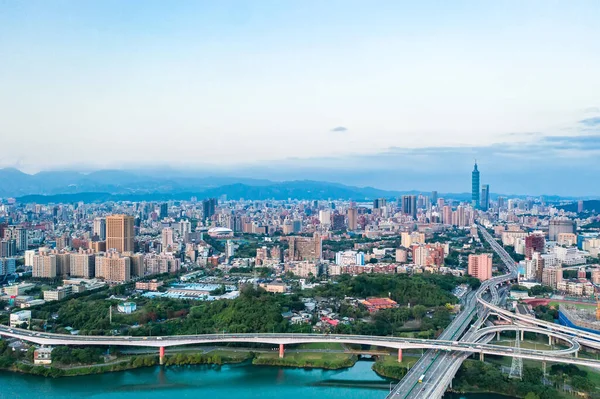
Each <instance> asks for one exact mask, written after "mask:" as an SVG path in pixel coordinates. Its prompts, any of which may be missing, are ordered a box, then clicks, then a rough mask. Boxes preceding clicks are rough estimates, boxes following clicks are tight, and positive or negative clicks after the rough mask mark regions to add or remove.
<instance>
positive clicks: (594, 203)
mask: <svg viewBox="0 0 600 399" xmlns="http://www.w3.org/2000/svg"><path fill="white" fill-rule="evenodd" d="M557 208H559V209H564V210H565V211H567V212H577V208H578V204H577V202H572V203H570V204H564V205H560V206H558V207H557ZM583 210H584V211H590V212H591V211H596V212H600V200H587V201H583Z"/></svg>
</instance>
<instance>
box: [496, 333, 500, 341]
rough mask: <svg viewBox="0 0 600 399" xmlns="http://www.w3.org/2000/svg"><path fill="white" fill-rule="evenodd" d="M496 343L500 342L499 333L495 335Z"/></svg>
mask: <svg viewBox="0 0 600 399" xmlns="http://www.w3.org/2000/svg"><path fill="white" fill-rule="evenodd" d="M496 341H500V331H498V332H497V333H496Z"/></svg>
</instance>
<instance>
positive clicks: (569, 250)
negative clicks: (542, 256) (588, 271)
mask: <svg viewBox="0 0 600 399" xmlns="http://www.w3.org/2000/svg"><path fill="white" fill-rule="evenodd" d="M554 253H555V254H556V258H557V259H558V261H559V262H561V263H562V264H563V265H567V266H574V265H582V264H585V254H586V253H585V252H582V251H579V250H578V249H577V247H561V246H558V245H557V246H555V247H554Z"/></svg>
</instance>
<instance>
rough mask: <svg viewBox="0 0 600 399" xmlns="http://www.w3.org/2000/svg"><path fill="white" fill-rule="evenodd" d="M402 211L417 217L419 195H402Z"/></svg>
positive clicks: (414, 217)
mask: <svg viewBox="0 0 600 399" xmlns="http://www.w3.org/2000/svg"><path fill="white" fill-rule="evenodd" d="M402 213H404V214H405V215H408V216H412V217H413V219H417V197H416V196H415V195H403V196H402Z"/></svg>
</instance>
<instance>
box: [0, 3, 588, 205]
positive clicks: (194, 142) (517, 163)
mask: <svg viewBox="0 0 600 399" xmlns="http://www.w3.org/2000/svg"><path fill="white" fill-rule="evenodd" d="M599 20H600V3H599V2H598V1H597V0H592V1H585V0H581V1H572V2H565V1H550V0H544V1H542V0H540V1H534V0H531V1H516V0H515V1H460V0H457V1H452V2H448V1H419V2H414V1H410V2H409V1H400V0H393V1H385V0H378V1H375V2H365V1H353V0H344V1H333V0H331V1H322V0H321V1H317V0H315V1H312V0H303V1H262V0H258V1H257V0H252V1H250V0H249V1H177V2H165V1H151V0H150V1H127V2H124V1H120V0H114V1H111V0H103V1H92V0H90V1H58V0H43V1H36V0H29V1H21V2H18V1H11V0H0V167H17V168H19V169H22V170H25V171H28V172H35V171H39V170H49V169H80V170H92V169H101V168H111V169H112V168H133V167H143V166H156V165H164V166H165V167H171V168H187V169H190V168H192V169H193V168H196V169H198V170H202V169H210V170H220V171H224V172H226V171H235V172H237V173H242V172H243V173H246V174H253V175H254V176H258V175H260V176H261V177H276V176H277V177H279V178H282V179H286V178H292V177H299V178H313V179H315V180H318V178H319V177H330V178H331V179H338V180H343V181H344V182H347V183H353V184H363V185H379V186H382V185H385V186H386V187H387V188H394V189H397V188H405V187H399V186H401V185H405V184H404V183H402V184H401V180H402V179H405V180H404V181H405V183H406V184H408V183H409V182H411V181H412V180H410V179H408V175H410V176H411V179H413V180H414V181H415V183H411V184H413V185H414V184H417V183H419V184H421V185H426V184H423V182H424V181H429V180H431V182H432V184H431V185H435V184H438V183H435V182H436V181H438V180H439V181H440V182H445V183H446V184H448V185H450V184H454V183H452V181H449V180H448V179H447V178H445V177H443V176H447V175H448V174H453V173H464V172H465V171H467V173H468V172H469V171H470V168H471V167H472V163H473V160H474V159H475V158H477V159H478V161H479V163H480V164H481V165H482V167H483V169H484V170H487V171H488V173H489V174H488V176H490V177H491V176H495V177H494V179H493V181H491V182H489V183H490V184H492V187H502V188H503V189H504V186H505V187H506V189H504V191H507V190H510V189H511V188H513V187H514V188H515V190H516V189H518V190H521V187H523V188H525V189H527V188H528V187H529V189H530V191H532V192H537V191H552V190H555V191H556V190H557V187H556V186H557V180H559V181H560V179H564V178H567V176H568V175H569V173H570V174H571V175H572V174H573V170H574V168H576V169H577V170H579V171H581V170H585V171H587V172H589V173H590V176H592V177H593V176H594V173H596V172H597V173H600V162H598V161H597V159H598V155H599V154H600V73H598V71H600V40H598V38H600V24H598V21H599ZM399 171H401V173H398V172H399ZM251 172H252V173H251ZM359 172H362V174H363V175H364V176H362V177H361V176H359V175H360V173H359ZM508 172H510V173H508ZM567 172H568V173H567ZM374 173H377V176H379V177H378V178H376V177H375V176H374ZM394 173H396V174H394ZM506 173H508V174H506ZM503 174H504V175H505V178H503ZM342 175H343V176H345V177H342ZM336 176H338V177H336ZM384 176H386V177H384ZM401 176H404V177H403V178H401ZM517 178H519V179H521V180H523V181H522V182H515V181H514V180H515V179H517ZM436 179H437V180H436ZM527 181H529V182H530V183H526V182H527ZM369 183H377V184H369ZM576 183H577V184H579V185H578V186H577V185H576ZM584 183H585V180H582V179H581V180H577V181H570V182H569V184H567V185H566V186H564V187H562V188H560V189H561V190H565V191H569V190H574V189H579V190H580V191H582V192H583V191H586V190H587V191H586V192H588V191H590V190H589V189H588V188H587V186H586V187H584V186H583V185H584ZM536 184H537V185H536ZM532 185H534V186H532ZM588 186H589V184H588ZM594 190H597V189H594ZM594 190H591V191H594ZM454 191H462V190H454ZM465 191H468V190H465ZM594 192H595V191H594ZM598 194H600V192H598Z"/></svg>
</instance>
